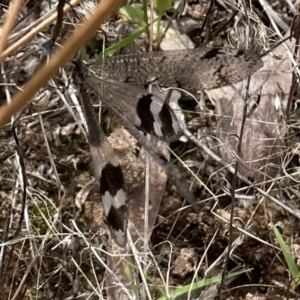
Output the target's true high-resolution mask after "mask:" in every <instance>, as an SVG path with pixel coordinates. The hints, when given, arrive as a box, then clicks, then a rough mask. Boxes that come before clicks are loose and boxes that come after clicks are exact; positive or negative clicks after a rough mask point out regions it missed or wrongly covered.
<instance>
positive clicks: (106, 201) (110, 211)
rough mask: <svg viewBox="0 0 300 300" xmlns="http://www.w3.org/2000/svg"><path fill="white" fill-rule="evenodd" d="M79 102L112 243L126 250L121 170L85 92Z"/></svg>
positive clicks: (126, 221)
mask: <svg viewBox="0 0 300 300" xmlns="http://www.w3.org/2000/svg"><path fill="white" fill-rule="evenodd" d="M80 99H81V105H82V107H83V110H84V115H85V119H86V120H85V121H86V124H87V127H88V128H87V136H88V142H89V146H90V151H91V157H92V161H93V166H94V170H95V178H96V180H97V183H98V184H99V187H100V195H101V197H102V204H103V209H104V215H105V217H106V219H107V225H108V227H109V230H110V233H111V235H112V238H113V239H114V240H115V242H116V243H117V244H118V245H119V246H120V247H125V245H126V231H127V223H128V203H127V194H126V189H125V185H124V177H123V173H122V169H121V166H120V164H119V160H118V158H117V156H116V155H115V153H114V151H113V149H112V148H111V146H110V145H109V143H108V141H107V139H106V136H105V134H104V132H103V131H102V129H101V127H100V125H99V123H98V120H97V116H96V113H95V110H94V108H93V106H92V103H91V100H90V98H89V96H88V95H87V94H86V93H85V92H84V89H82V90H81V95H80Z"/></svg>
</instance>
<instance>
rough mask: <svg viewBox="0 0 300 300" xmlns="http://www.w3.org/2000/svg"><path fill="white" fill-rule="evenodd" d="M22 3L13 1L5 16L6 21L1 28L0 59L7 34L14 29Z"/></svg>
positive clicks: (20, 0)
mask: <svg viewBox="0 0 300 300" xmlns="http://www.w3.org/2000/svg"><path fill="white" fill-rule="evenodd" d="M23 2H24V1H22V0H13V1H12V2H11V3H10V5H9V9H8V12H7V15H6V20H5V23H4V26H3V30H2V34H1V36H0V57H1V56H2V52H3V51H4V49H5V46H6V43H7V38H8V36H9V33H10V32H11V30H12V29H13V27H14V24H15V22H16V19H17V16H18V13H19V11H20V9H21V7H22V6H23V4H24V3H23Z"/></svg>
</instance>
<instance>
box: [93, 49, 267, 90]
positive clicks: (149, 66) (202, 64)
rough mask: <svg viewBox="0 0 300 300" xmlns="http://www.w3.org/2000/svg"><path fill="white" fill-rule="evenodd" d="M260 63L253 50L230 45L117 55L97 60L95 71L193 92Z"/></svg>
mask: <svg viewBox="0 0 300 300" xmlns="http://www.w3.org/2000/svg"><path fill="white" fill-rule="evenodd" d="M262 66H263V63H262V60H261V58H260V56H259V54H258V53H257V52H255V51H246V50H243V49H230V48H212V49H199V48H197V49H193V50H172V51H155V52H151V53H132V54H126V55H117V56H113V57H109V58H106V59H105V63H104V64H103V66H102V64H101V63H100V64H99V63H98V64H96V65H95V66H91V68H93V69H94V68H96V71H97V73H98V74H102V75H103V76H107V77H110V78H112V79H116V80H119V81H123V82H128V83H134V84H137V85H144V84H147V83H150V82H153V81H154V80H156V81H157V82H158V84H159V86H161V87H172V86H173V87H181V88H183V89H186V90H188V91H190V92H191V93H195V92H198V91H203V90H205V89H206V90H209V89H213V88H217V87H221V86H225V85H228V84H233V83H236V82H238V81H241V80H243V79H245V78H246V77H247V76H250V75H251V74H253V73H254V72H255V71H257V70H258V69H260V68H261V67H262Z"/></svg>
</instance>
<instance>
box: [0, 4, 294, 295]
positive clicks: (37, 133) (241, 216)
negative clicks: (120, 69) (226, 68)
mask: <svg viewBox="0 0 300 300" xmlns="http://www.w3.org/2000/svg"><path fill="white" fill-rule="evenodd" d="M5 2H6V3H5ZM17 2H18V4H17ZM20 2H21V1H11V3H13V4H14V5H12V6H11V7H10V8H9V11H10V14H7V12H8V6H7V5H9V1H2V2H1V4H0V5H1V7H0V9H1V11H0V13H1V24H2V31H1V36H0V61H1V77H2V84H1V98H0V99H1V100H0V101H1V102H0V104H1V105H4V104H5V103H7V102H10V101H11V97H12V95H14V94H15V93H16V91H17V90H18V89H20V88H21V87H22V86H23V85H24V83H25V82H26V81H27V80H28V79H29V78H31V77H32V76H33V74H34V73H35V72H38V69H39V68H40V66H41V65H42V64H43V63H45V62H46V60H47V54H48V53H49V41H51V40H52V41H53V40H54V39H56V48H57V49H59V48H60V45H61V44H63V43H65V42H68V40H69V39H70V37H71V35H72V34H73V31H74V28H75V26H76V24H78V23H79V22H81V21H82V20H83V19H85V18H87V19H88V18H89V16H87V15H85V16H82V10H81V8H79V7H76V5H77V4H79V2H84V4H85V5H87V1H70V4H65V11H64V13H62V10H60V7H62V6H61V5H62V4H64V2H65V1H27V2H26V3H23V4H20ZM103 2H113V1H111V0H107V1H103ZM116 2H118V1H116ZM119 2H120V3H121V2H122V1H119ZM123 2H124V1H123ZM132 2H139V1H132ZM140 2H141V1H140ZM144 2H145V1H144ZM149 2H150V1H149ZM167 2H168V1H166V3H167ZM173 2H176V3H177V4H178V2H180V1H173ZM49 3H51V7H49ZM57 3H58V7H56V6H55V4H57ZM158 3H159V1H158ZM162 3H164V1H161V4H162ZM123 4H124V3H123ZM172 4H173V3H172ZM156 8H157V9H156V10H155V11H153V13H154V14H155V15H154V17H153V18H154V19H156V17H157V15H156V14H157V13H158V14H159V11H160V9H161V7H160V5H159V4H157V6H156ZM148 9H149V14H150V6H149V7H148ZM178 11H180V10H178ZM246 11H247V14H246V15H245V9H244V6H243V5H242V4H241V3H240V2H235V1H229V2H224V1H215V2H205V1H200V0H199V1H198V0H193V1H186V6H185V9H184V11H180V13H181V14H178V17H177V19H176V18H174V12H176V11H174V10H169V11H168V12H167V13H166V14H165V15H168V17H166V16H165V17H164V18H163V19H162V20H161V22H160V25H159V26H160V28H159V30H158V32H156V34H154V41H152V46H153V47H154V49H155V48H159V47H160V48H161V49H163V50H165V49H174V47H175V46H176V47H182V48H185V47H191V45H193V47H194V45H196V46H199V45H200V46H202V45H206V46H210V47H215V46H228V45H229V44H230V45H232V46H234V47H246V45H247V47H254V48H256V49H260V52H261V53H263V52H265V51H266V50H268V49H270V48H272V47H273V46H275V45H277V43H278V42H279V41H282V40H283V37H282V36H281V34H282V35H285V36H288V35H289V34H290V33H291V32H292V33H293V34H294V35H293V37H291V38H290V39H287V40H286V41H285V44H280V45H277V46H276V47H275V48H274V49H273V51H272V55H270V54H268V55H265V56H264V57H263V61H264V67H263V68H262V69H261V70H259V71H258V72H256V73H255V74H254V75H253V76H252V77H251V79H250V83H247V82H246V81H245V82H241V83H238V84H235V85H230V86H227V87H223V88H219V89H215V90H212V91H207V92H205V93H203V94H201V95H198V99H200V101H199V104H198V105H197V106H196V104H195V103H196V102H195V101H194V99H191V98H190V97H188V96H187V95H184V97H183V98H182V99H181V100H180V101H179V104H180V106H181V108H180V109H181V110H182V112H183V114H182V115H181V116H184V117H185V122H186V125H187V128H188V129H189V130H190V131H191V132H192V133H193V134H194V136H195V137H196V138H197V140H198V145H195V143H193V142H192V141H185V142H175V143H173V144H172V145H171V146H170V148H171V149H172V151H173V152H172V154H171V161H172V162H173V163H174V164H176V166H177V167H178V168H179V169H180V171H181V173H182V176H183V177H184V178H186V179H187V180H188V181H189V182H190V184H191V189H192V190H193V192H194V193H195V195H196V197H197V198H198V200H199V205H200V213H195V212H194V211H193V210H192V209H191V208H190V207H189V206H187V205H186V204H185V203H184V202H183V199H182V197H181V196H180V194H179V193H178V191H177V189H176V186H174V185H173V184H172V183H169V182H168V181H167V176H166V175H165V173H164V172H162V171H161V169H160V168H159V167H158V166H157V165H156V164H155V163H154V162H153V161H151V159H150V158H149V165H148V166H149V171H148V173H147V172H146V171H145V161H146V159H145V156H146V154H145V153H144V150H143V148H142V146H141V145H139V144H138V143H137V142H136V141H135V139H134V138H133V137H132V136H130V134H129V133H128V132H127V131H126V130H125V129H124V128H122V127H121V126H120V125H119V124H118V123H117V122H116V121H115V119H114V118H113V117H112V116H111V115H110V114H109V113H108V112H107V111H106V108H105V107H100V106H99V101H98V100H97V101H95V109H96V111H97V112H98V114H99V119H100V120H101V124H102V127H103V128H104V129H105V131H106V133H107V135H108V136H109V137H108V138H109V142H110V144H111V146H112V147H113V148H114V150H115V152H116V154H117V155H118V156H119V158H120V161H121V165H122V168H123V170H124V176H125V179H126V183H127V186H128V193H129V195H130V197H129V198H130V221H131V224H132V225H131V232H132V241H130V240H129V244H130V247H131V250H130V251H127V250H126V251H125V250H120V249H119V248H118V247H116V246H114V245H113V243H112V241H111V240H110V239H109V235H108V231H107V226H106V224H105V222H104V221H103V212H102V205H101V199H100V196H99V193H98V188H97V187H95V181H94V179H93V170H92V166H91V160H90V153H89V146H88V144H87V142H86V139H85V136H84V134H83V130H82V123H81V121H79V120H80V118H79V116H78V111H77V110H76V109H75V105H76V103H75V104H74V102H73V98H72V97H73V94H72V92H71V90H70V85H71V83H72V76H73V73H72V66H71V64H70V63H69V64H65V63H64V66H63V68H61V69H60V71H59V72H58V73H56V74H55V76H53V77H52V79H51V80H50V81H49V82H48V83H47V84H46V85H44V86H43V88H41V89H39V90H38V93H37V94H36V95H35V96H34V98H33V99H32V100H30V99H25V101H27V104H26V106H25V107H24V108H22V110H20V111H19V112H18V113H17V114H15V115H14V117H13V118H11V119H10V121H9V120H8V123H7V124H6V125H5V126H4V127H3V128H2V129H1V131H0V162H1V167H0V187H1V188H0V200H1V202H0V203H1V214H0V224H1V226H0V228H1V251H0V299H14V300H16V299H20V300H21V299H24V300H25V299H26V300H28V299H44V300H48V299H49V300H50V299H201V300H203V299H218V297H219V299H256V300H258V299H271V298H272V299H298V297H299V278H298V276H299V271H298V270H299V268H300V240H299V236H298V232H299V225H300V223H299V216H300V213H299V209H298V208H299V205H300V203H299V201H300V200H299V199H300V192H299V181H300V177H299V158H300V156H299V129H298V128H299V121H298V119H299V104H298V78H299V70H298V59H297V47H296V45H297V44H298V43H299V41H298V40H297V39H298V36H297V32H298V31H299V26H298V23H299V20H298V19H297V18H296V19H294V16H295V15H296V14H297V12H298V2H294V1H288V0H284V1H276V2H275V1H273V2H271V1H270V2H267V1H265V0H260V1H252V2H250V3H248V2H247V7H246ZM56 12H59V14H58V15H59V16H60V17H61V18H60V17H58V18H57V17H56V16H57V14H56ZM137 12H140V10H139V9H137V8H136V6H134V5H131V6H130V7H129V8H128V7H127V8H126V9H125V10H124V9H123V10H122V11H121V12H120V11H119V10H117V11H114V12H113V13H112V14H111V16H110V20H109V22H108V23H106V24H105V25H101V28H99V30H98V31H97V32H95V33H94V35H93V37H92V38H91V39H89V41H88V42H87V43H86V44H85V47H84V49H83V48H82V50H81V53H84V54H85V56H86V59H87V58H95V57H97V56H98V55H100V53H101V51H102V49H103V48H104V47H105V48H107V47H109V46H111V45H119V44H120V42H121V43H122V42H123V41H124V39H125V37H126V36H130V35H131V34H132V33H133V32H136V31H137V30H140V29H141V28H142V27H143V25H145V24H144V23H143V22H142V21H144V22H145V21H146V20H145V19H143V18H145V16H143V14H138V13H137ZM162 12H163V11H162ZM134 13H136V16H135V18H136V19H135V22H129V21H128V19H130V20H132V19H133V17H132V15H134ZM150 19H151V18H149V20H150ZM175 19H176V20H175ZM59 20H62V21H63V22H62V23H60V21H59ZM55 21H56V24H61V26H57V27H54V30H53V27H52V25H51V24H52V23H55ZM9 22H12V23H11V24H12V26H11V27H10V23H9ZM156 24H157V23H156ZM167 24H169V25H170V24H171V26H170V27H169V28H168V31H166V34H165V35H161V33H162V32H164V30H165V28H167V27H168V26H167ZM50 25H51V26H50ZM154 27H155V28H156V25H155V26H154ZM7 28H8V34H7V31H5V29H7ZM290 28H292V29H290ZM56 29H57V30H56ZM144 29H145V30H144V33H143V34H142V35H141V36H139V37H138V38H134V39H132V43H131V44H129V45H126V47H125V48H124V49H122V50H121V53H128V52H131V51H146V50H147V49H148V48H149V35H147V30H148V29H149V28H148V27H147V26H146V27H145V28H144ZM250 29H251V30H250ZM179 32H180V33H179ZM162 36H163V38H162V40H161V41H160V38H161V37H162ZM159 42H161V43H159ZM70 56H71V54H70ZM66 60H67V59H66ZM66 60H65V61H66ZM45 70H46V69H45ZM54 73H55V72H54V71H53V73H52V74H54ZM25 88H27V89H30V88H35V87H33V86H30V84H28V85H27V86H26V85H25ZM27 95H28V94H27ZM24 97H25V96H24ZM245 102H246V103H247V104H245ZM245 107H246V109H245ZM0 116H2V120H0V122H4V121H3V120H4V118H3V114H1V110H0ZM100 117H101V118H100ZM2 125H3V124H2ZM239 143H240V146H239ZM160 147H161V151H163V152H164V153H165V154H166V155H168V153H169V150H168V149H167V146H166V145H160ZM211 151H212V152H211ZM178 157H179V158H178ZM235 169H237V170H238V172H237V173H236V172H235ZM145 174H147V176H146V179H145ZM147 181H148V182H149V185H150V194H149V198H150V205H149V206H148V207H146V209H145V207H144V206H145V197H144V195H145V189H146V188H145V182H147ZM145 210H146V212H148V213H147V214H146V217H147V218H148V225H147V228H146V229H145V228H144V227H145V226H144V220H145ZM274 226H276V228H277V230H278V231H276V229H274ZM133 229H135V231H134V230H133ZM145 231H146V232H147V236H145V235H144V232H145ZM276 234H277V236H276ZM139 235H141V236H142V237H141V238H140V237H139ZM280 238H281V239H282V240H283V241H284V243H280ZM134 242H136V244H135V245H134V244H133V243H134ZM229 245H230V251H228V246H229ZM284 245H285V246H286V247H287V248H286V249H284ZM289 254H291V255H289ZM291 261H292V262H294V265H293V263H292V262H291ZM224 272H225V273H224ZM234 272H235V274H233V273H234ZM237 272H238V273H237ZM221 274H225V275H226V276H227V275H228V274H229V277H230V276H231V275H232V274H233V275H234V276H231V277H230V278H229V277H228V278H227V277H225V280H224V281H223V284H222V289H221V291H219V289H220V281H221ZM182 287H184V288H185V289H184V288H182ZM196 287H198V288H197V289H196Z"/></svg>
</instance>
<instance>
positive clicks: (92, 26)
mask: <svg viewBox="0 0 300 300" xmlns="http://www.w3.org/2000/svg"><path fill="white" fill-rule="evenodd" d="M123 2H124V1H122V0H114V1H112V0H104V1H102V2H101V3H100V4H99V6H98V8H97V9H96V11H95V12H94V14H93V15H92V16H91V17H90V18H89V19H88V20H86V21H85V22H84V23H83V24H82V25H81V26H78V27H77V28H76V30H75V31H74V33H73V35H72V36H71V37H70V38H69V39H68V40H67V41H66V42H65V43H64V44H63V45H62V47H61V49H59V50H57V52H56V53H55V54H54V55H53V56H52V57H51V58H50V60H49V62H48V63H47V64H45V65H43V66H42V67H41V68H40V69H39V71H38V72H37V73H36V74H34V75H33V77H32V78H31V79H30V80H29V81H28V82H27V83H26V85H25V86H24V90H23V91H19V92H17V93H16V94H15V95H14V97H13V99H12V102H11V103H10V104H6V105H4V106H3V107H1V109H0V128H2V127H3V126H4V125H5V124H6V123H8V122H9V121H10V118H11V116H12V115H14V114H15V113H17V112H18V111H20V110H21V109H22V108H23V107H24V106H25V105H26V103H27V102H28V101H29V100H30V99H32V98H33V97H34V95H35V94H36V93H37V91H38V90H39V89H40V88H41V87H43V86H44V85H46V83H47V82H48V80H49V79H50V78H51V77H52V76H54V75H55V74H56V73H57V71H58V69H59V67H60V66H62V65H64V64H66V63H67V62H68V61H70V60H71V59H72V58H73V56H74V55H75V53H76V51H77V50H78V49H79V48H80V46H81V45H82V44H84V43H85V42H86V41H87V40H88V39H89V38H90V36H91V35H92V34H93V33H94V32H95V31H96V30H97V29H98V28H99V25H100V24H101V23H103V22H104V20H105V19H106V18H107V16H109V15H110V14H111V13H112V12H113V11H114V10H115V9H117V8H118V7H119V6H121V4H122V3H123Z"/></svg>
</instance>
